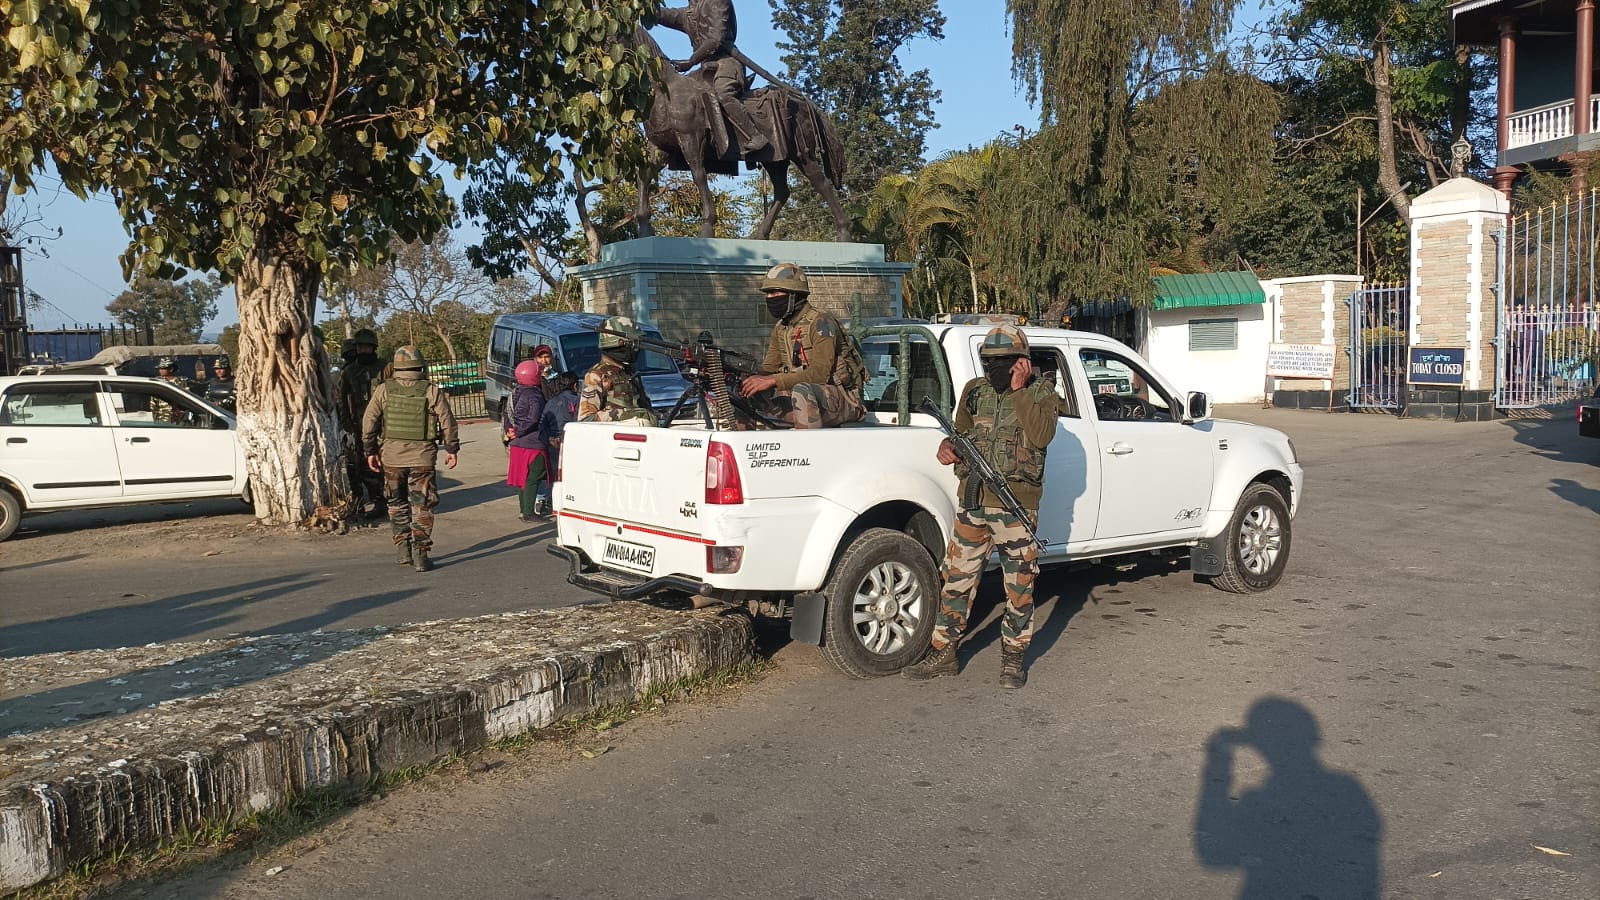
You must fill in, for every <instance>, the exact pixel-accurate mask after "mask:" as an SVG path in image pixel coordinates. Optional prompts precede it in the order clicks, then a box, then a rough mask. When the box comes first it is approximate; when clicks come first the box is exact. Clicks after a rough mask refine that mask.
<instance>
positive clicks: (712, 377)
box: [594, 326, 793, 431]
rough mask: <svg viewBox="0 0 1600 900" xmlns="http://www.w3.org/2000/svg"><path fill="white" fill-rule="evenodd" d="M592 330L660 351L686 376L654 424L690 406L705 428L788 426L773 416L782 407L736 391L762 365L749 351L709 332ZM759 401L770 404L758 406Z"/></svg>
mask: <svg viewBox="0 0 1600 900" xmlns="http://www.w3.org/2000/svg"><path fill="white" fill-rule="evenodd" d="M594 330H595V331H598V332H600V333H601V334H609V335H612V336H614V337H618V338H621V339H622V341H623V342H624V343H627V344H632V345H634V346H637V347H648V348H649V349H651V350H659V351H661V352H663V353H665V354H667V356H669V357H671V358H672V359H673V360H675V361H676V362H677V363H678V364H679V367H680V371H681V372H682V373H683V375H684V376H685V377H686V378H688V379H689V387H687V388H685V389H684V391H683V393H682V394H680V395H679V396H678V401H677V402H676V403H674V404H673V405H672V408H671V409H669V410H668V411H667V412H666V413H664V414H662V415H661V416H659V417H658V424H659V425H660V426H661V427H663V428H665V427H667V426H669V425H671V424H672V423H673V422H674V421H675V420H676V419H677V418H678V416H679V415H680V414H681V413H682V412H683V411H684V410H685V409H687V408H690V407H691V405H692V407H693V408H694V409H696V410H698V412H699V414H700V418H701V419H702V420H704V422H705V426H706V428H708V429H714V430H718V431H733V430H749V429H762V428H792V427H793V426H792V425H790V424H789V423H788V422H785V421H783V420H782V419H779V418H775V417H774V416H775V415H776V414H781V412H782V411H781V410H776V409H771V408H770V407H771V404H770V403H768V402H763V401H762V400H760V399H757V398H747V397H743V396H740V394H739V385H740V384H742V383H743V382H744V379H745V377H746V376H749V375H759V374H761V367H760V365H759V364H758V363H757V361H756V359H755V358H754V357H752V356H748V355H746V354H743V353H739V352H737V351H734V350H727V349H724V348H722V347H718V346H717V343H716V340H715V339H714V338H713V337H712V335H711V332H709V331H702V332H700V334H699V335H698V336H697V337H696V338H695V339H694V340H693V341H682V342H679V343H674V342H672V341H662V340H656V339H655V338H650V337H635V336H633V335H630V334H624V333H622V332H620V331H613V330H611V329H609V328H602V327H598V326H597V327H595V329H594ZM640 393H641V394H642V393H643V392H642V391H641V392H640ZM762 406H768V407H769V408H768V409H762V408H761V407H762Z"/></svg>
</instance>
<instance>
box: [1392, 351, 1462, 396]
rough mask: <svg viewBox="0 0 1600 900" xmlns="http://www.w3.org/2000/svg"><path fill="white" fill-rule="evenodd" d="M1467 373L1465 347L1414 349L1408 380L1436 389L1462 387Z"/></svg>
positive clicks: (1407, 370)
mask: <svg viewBox="0 0 1600 900" xmlns="http://www.w3.org/2000/svg"><path fill="white" fill-rule="evenodd" d="M1466 371H1467V351H1466V348H1465V347H1412V348H1411V362H1410V365H1408V366H1406V380H1407V381H1409V382H1411V383H1412V384H1425V385H1432V386H1435V387H1461V385H1462V384H1464V383H1465V380H1466Z"/></svg>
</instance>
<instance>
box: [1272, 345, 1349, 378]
mask: <svg viewBox="0 0 1600 900" xmlns="http://www.w3.org/2000/svg"><path fill="white" fill-rule="evenodd" d="M1335 356H1336V353H1335V348H1334V346H1333V345H1332V344H1269V345H1267V374H1268V375H1269V376H1272V377H1274V378H1332V377H1333V361H1334V358H1335Z"/></svg>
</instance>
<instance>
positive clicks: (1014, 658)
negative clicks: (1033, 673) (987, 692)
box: [1000, 647, 1028, 688]
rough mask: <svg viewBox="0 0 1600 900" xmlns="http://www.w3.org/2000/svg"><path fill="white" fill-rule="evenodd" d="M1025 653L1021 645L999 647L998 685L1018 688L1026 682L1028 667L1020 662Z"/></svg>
mask: <svg viewBox="0 0 1600 900" xmlns="http://www.w3.org/2000/svg"><path fill="white" fill-rule="evenodd" d="M1026 653H1027V651H1025V650H1023V649H1022V648H1021V647H1001V648H1000V686H1001V687H1003V688H1019V687H1022V686H1023V685H1025V684H1027V683H1028V669H1027V667H1026V666H1024V665H1023V664H1022V657H1023V656H1024V655H1025V654H1026Z"/></svg>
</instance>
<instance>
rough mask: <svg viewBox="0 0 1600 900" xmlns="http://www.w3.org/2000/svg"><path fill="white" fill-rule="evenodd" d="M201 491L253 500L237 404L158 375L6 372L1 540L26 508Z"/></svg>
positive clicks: (0, 413)
mask: <svg viewBox="0 0 1600 900" xmlns="http://www.w3.org/2000/svg"><path fill="white" fill-rule="evenodd" d="M200 497H239V498H241V499H243V500H245V501H246V502H249V488H248V486H247V484H246V477H245V466H244V454H243V452H242V451H241V449H240V447H239V440H238V431H237V427H236V425H235V422H234V419H233V417H232V416H231V415H229V414H228V413H226V412H224V411H222V410H220V409H218V408H217V407H215V406H212V405H211V404H209V403H207V402H205V401H204V400H201V399H200V398H199V397H196V396H194V395H193V394H190V393H188V392H187V391H184V390H182V389H180V388H177V387H174V386H173V385H170V384H168V383H166V382H165V381H161V380H160V379H155V378H138V377H133V376H124V375H38V376H33V377H27V378H0V541H3V540H5V539H6V538H8V537H10V536H11V534H12V533H13V532H15V531H16V530H17V524H18V522H19V520H20V519H21V518H22V515H23V514H24V513H35V512H47V511H51V510H60V509H74V508H82V507H88V506H121V505H125V504H132V503H155V502H162V501H168V500H191V499H195V498H200Z"/></svg>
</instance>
